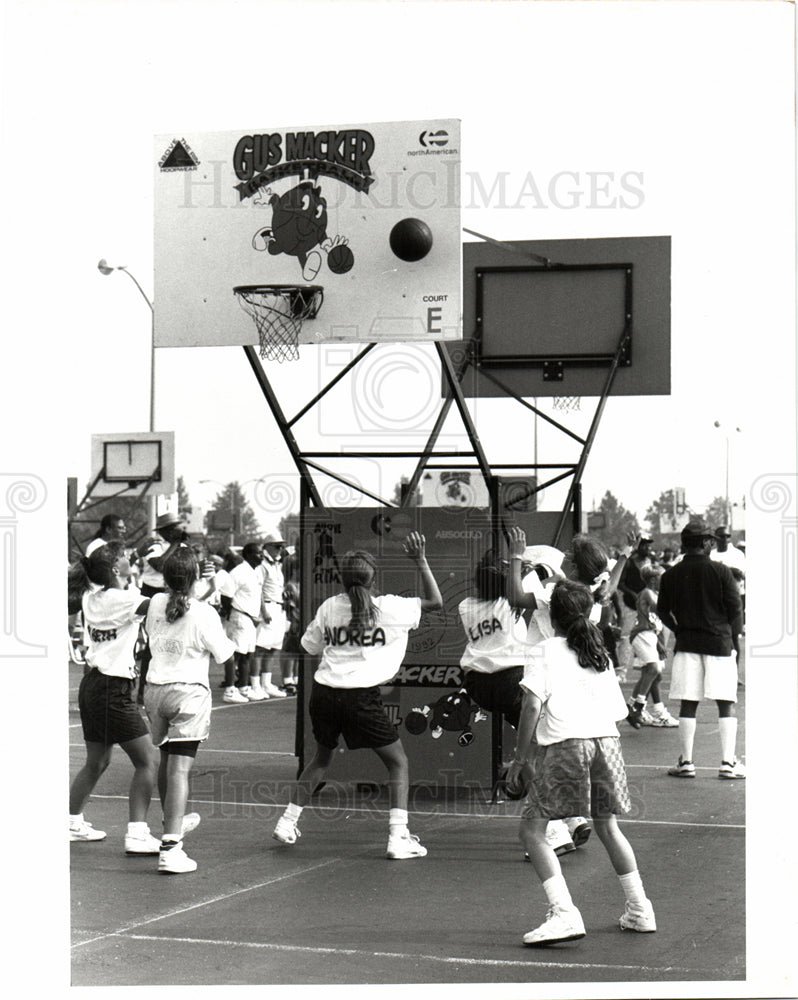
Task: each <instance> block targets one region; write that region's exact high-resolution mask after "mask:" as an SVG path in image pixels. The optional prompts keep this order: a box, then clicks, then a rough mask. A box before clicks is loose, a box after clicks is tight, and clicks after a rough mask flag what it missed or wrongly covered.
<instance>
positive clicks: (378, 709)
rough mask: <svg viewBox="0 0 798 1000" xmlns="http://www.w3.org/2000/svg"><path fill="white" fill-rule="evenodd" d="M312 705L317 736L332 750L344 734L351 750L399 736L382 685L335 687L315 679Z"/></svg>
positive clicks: (317, 739)
mask: <svg viewBox="0 0 798 1000" xmlns="http://www.w3.org/2000/svg"><path fill="white" fill-rule="evenodd" d="M308 709H309V711H310V720H311V722H312V723H313V738H314V739H315V740H316V742H317V743H318V744H320V745H321V746H323V747H327V749H328V750H334V749H335V747H336V746H338V737H339V736H341V735H342V736H343V738H344V740H345V742H346V745H347V746H348V747H349V749H350V750H359V749H360V748H361V747H370V748H372V749H373V748H374V747H386V746H388V745H389V744H391V743H395V742H396V741H397V740H398V739H399V734H398V732H397V729H396V726H395V725H394V724H393V723H392V722H391V720H390V719H389V718H388V713H387V712H386V711H385V706H384V705H383V703H382V696H381V695H380V689H379V688H378V687H370V688H334V687H328V686H327V685H326V684H319V683H318V681H315V680H314V681H313V687H312V689H311V692H310V703H309V705H308Z"/></svg>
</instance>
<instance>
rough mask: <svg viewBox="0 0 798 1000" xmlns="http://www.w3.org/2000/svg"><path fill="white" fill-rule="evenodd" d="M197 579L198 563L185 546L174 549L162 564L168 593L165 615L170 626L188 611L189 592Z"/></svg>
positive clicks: (191, 551) (190, 550)
mask: <svg viewBox="0 0 798 1000" xmlns="http://www.w3.org/2000/svg"><path fill="white" fill-rule="evenodd" d="M198 579H199V563H198V562H197V557H196V556H195V555H194V552H193V550H192V549H190V548H188V546H186V545H182V546H181V547H180V548H178V549H175V551H174V552H173V553H172V554H171V555H170V556H169V558H168V559H167V560H166V562H165V563H164V564H163V580H164V583H165V584H166V586H167V588H168V591H169V596H168V599H167V602H166V612H165V615H166V620H167V622H169V624H170V625H171V624H172V623H174V622H176V621H177V620H178V619H179V618H182V617H183V616H184V615H185V614H186V612H187V611H188V608H189V604H190V603H191V591H192V590H193V588H194V584H195V583H196V582H197V580H198Z"/></svg>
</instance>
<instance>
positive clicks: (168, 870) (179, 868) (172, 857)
mask: <svg viewBox="0 0 798 1000" xmlns="http://www.w3.org/2000/svg"><path fill="white" fill-rule="evenodd" d="M196 870H197V862H196V861H193V860H192V859H191V858H190V857H189V856H188V855H187V854H186V852H185V851H184V850H183V841H182V840H179V841H178V842H177V843H176V844H175V845H174V846H173V847H169V848H168V849H166V850H164V846H163V842H162V843H161V851H160V854H159V856H158V871H159V872H162V873H163V874H164V875H183V874H185V873H187V872H195V871H196Z"/></svg>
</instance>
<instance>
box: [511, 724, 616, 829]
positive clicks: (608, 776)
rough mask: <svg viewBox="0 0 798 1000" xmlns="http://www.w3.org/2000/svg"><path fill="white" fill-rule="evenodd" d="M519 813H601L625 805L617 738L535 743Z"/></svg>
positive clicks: (559, 815)
mask: <svg viewBox="0 0 798 1000" xmlns="http://www.w3.org/2000/svg"><path fill="white" fill-rule="evenodd" d="M532 772H533V776H532V783H531V785H530V788H529V795H528V796H527V800H526V805H525V806H524V810H523V813H522V816H524V817H528V818H530V819H536V818H543V819H565V818H566V817H568V816H593V817H602V816H609V815H611V814H619V813H627V812H629V811H630V809H631V802H630V801H629V789H628V787H627V784H626V768H625V766H624V762H623V754H622V753H621V740H620V737H619V736H600V737H597V738H595V739H588V740H580V739H572V740H563V741H562V742H561V743H552V744H550V745H549V746H537V747H536V748H535V754H534V757H533V758H532Z"/></svg>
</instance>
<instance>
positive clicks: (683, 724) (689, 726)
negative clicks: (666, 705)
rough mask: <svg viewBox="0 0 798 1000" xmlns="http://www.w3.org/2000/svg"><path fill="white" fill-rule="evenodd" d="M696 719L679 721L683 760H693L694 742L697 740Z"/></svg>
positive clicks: (681, 719)
mask: <svg viewBox="0 0 798 1000" xmlns="http://www.w3.org/2000/svg"><path fill="white" fill-rule="evenodd" d="M695 728H696V720H695V719H685V718H681V717H680V719H679V746H680V747H681V751H682V760H692V759H693V741H694V740H695Z"/></svg>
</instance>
